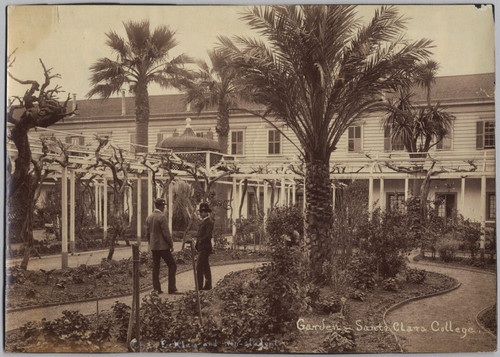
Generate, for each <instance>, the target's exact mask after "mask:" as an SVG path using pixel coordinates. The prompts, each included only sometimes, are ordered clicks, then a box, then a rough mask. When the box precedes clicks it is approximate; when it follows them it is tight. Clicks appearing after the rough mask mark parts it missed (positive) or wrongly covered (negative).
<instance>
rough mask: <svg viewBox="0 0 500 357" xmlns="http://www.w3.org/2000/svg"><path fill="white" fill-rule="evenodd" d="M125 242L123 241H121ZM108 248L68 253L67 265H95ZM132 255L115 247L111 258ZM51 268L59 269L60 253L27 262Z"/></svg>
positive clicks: (12, 261) (178, 244)
mask: <svg viewBox="0 0 500 357" xmlns="http://www.w3.org/2000/svg"><path fill="white" fill-rule="evenodd" d="M121 243H123V244H125V242H121ZM181 246H182V243H181V242H174V251H179V250H181ZM139 249H140V250H141V251H146V250H147V249H148V243H147V242H142V244H141V245H140V246H139ZM108 251H109V250H108V249H101V250H94V251H88V252H78V253H75V254H71V253H70V254H68V267H70V268H76V267H78V266H80V265H83V264H85V265H96V264H99V263H101V260H102V259H103V258H106V257H107V256H108ZM131 257H132V248H131V247H126V246H125V247H116V248H115V252H114V254H113V260H120V259H126V258H131ZM21 261H22V258H16V259H6V261H5V263H6V266H7V267H10V266H14V265H17V264H20V263H21ZM39 269H44V270H47V271H48V270H52V269H61V255H60V254H56V255H46V256H42V258H36V257H32V258H30V260H29V263H28V270H39Z"/></svg>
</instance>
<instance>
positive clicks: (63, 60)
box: [7, 4, 495, 99]
mask: <svg viewBox="0 0 500 357" xmlns="http://www.w3.org/2000/svg"><path fill="white" fill-rule="evenodd" d="M247 8H248V7H247V6H227V5H223V6H137V5H136V6H132V5H49V6H10V7H9V8H8V10H7V53H11V52H12V51H13V50H14V49H16V52H15V57H16V61H15V63H14V66H13V67H12V68H11V69H10V71H11V73H12V74H13V75H14V76H15V77H17V78H19V79H22V80H26V79H36V80H39V81H40V82H42V81H43V72H42V68H41V66H40V63H39V58H40V59H42V60H43V62H44V63H45V65H46V66H47V67H53V72H54V73H59V74H60V75H61V79H58V80H54V82H53V83H54V84H56V83H57V84H59V85H61V86H62V88H63V89H64V90H65V91H67V92H68V93H76V95H77V98H78V99H82V98H84V97H85V96H86V94H87V92H88V91H89V89H90V83H89V77H90V71H89V67H90V65H91V64H92V63H93V62H94V61H95V60H96V59H97V58H100V57H111V56H112V53H111V52H110V50H109V48H108V47H107V46H106V45H105V41H106V37H105V33H106V32H109V31H111V30H114V31H116V32H117V33H118V34H120V35H122V36H125V32H124V29H123V22H124V21H129V20H134V21H138V20H143V19H149V21H150V23H151V27H152V28H154V27H156V26H158V25H167V26H168V27H169V28H170V29H171V30H174V31H175V32H176V36H175V37H176V39H177V41H178V43H179V44H178V46H177V47H175V48H174V49H173V50H172V55H178V54H180V53H186V54H188V55H189V56H191V57H194V58H201V59H207V55H206V52H207V50H209V49H211V48H213V47H214V45H215V43H216V42H217V36H218V35H225V36H232V35H250V36H256V34H255V33H253V32H252V31H251V30H250V29H249V28H248V27H247V25H246V24H245V23H244V22H243V21H242V20H240V16H241V13H242V11H244V10H245V9H247ZM376 8H377V6H373V5H360V6H358V8H357V10H358V14H359V16H360V17H362V19H363V20H364V21H367V20H369V19H370V18H371V17H372V16H373V13H374V11H375V9H376ZM398 8H399V10H400V13H401V14H402V15H404V16H405V17H408V18H409V20H408V22H407V30H406V37H407V38H409V39H413V40H417V39H421V38H428V39H431V40H433V41H434V45H435V47H434V48H433V49H432V52H433V59H434V60H436V61H437V62H438V63H439V64H440V69H439V71H438V75H439V76H450V75H461V74H475V73H487V72H494V48H495V42H494V20H493V14H492V8H491V6H483V7H482V8H480V9H477V8H476V7H475V6H473V5H451V4H448V5H399V6H398ZM25 87H26V86H25ZM24 90H25V88H22V86H20V85H18V84H17V83H13V82H12V81H8V83H7V95H8V96H11V95H22V94H23V93H24ZM149 92H150V94H151V95H156V94H164V93H167V92H166V91H165V90H163V89H161V88H158V87H153V88H150V91H149ZM170 92H171V91H170Z"/></svg>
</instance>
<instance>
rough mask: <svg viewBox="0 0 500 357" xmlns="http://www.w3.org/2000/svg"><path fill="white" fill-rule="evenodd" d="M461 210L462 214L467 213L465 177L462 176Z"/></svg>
mask: <svg viewBox="0 0 500 357" xmlns="http://www.w3.org/2000/svg"><path fill="white" fill-rule="evenodd" d="M460 211H461V213H462V215H464V213H465V177H462V180H461V187H460Z"/></svg>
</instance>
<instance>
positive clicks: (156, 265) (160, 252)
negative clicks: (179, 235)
mask: <svg viewBox="0 0 500 357" xmlns="http://www.w3.org/2000/svg"><path fill="white" fill-rule="evenodd" d="M155 207H156V209H155V210H154V211H153V213H151V214H150V215H149V216H148V218H146V226H147V228H146V238H147V239H148V242H149V247H150V249H151V252H152V253H153V289H154V290H156V292H157V293H158V294H161V293H163V291H162V290H161V284H160V261H161V259H162V258H163V260H164V261H165V263H167V266H168V293H169V294H175V293H177V288H176V287H175V273H176V271H177V264H176V263H175V260H174V257H173V256H172V252H173V251H174V242H173V240H172V236H171V235H170V230H169V228H168V219H167V217H166V216H165V214H164V213H163V210H164V209H165V200H164V199H163V198H157V199H156V200H155Z"/></svg>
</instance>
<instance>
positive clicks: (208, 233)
mask: <svg viewBox="0 0 500 357" xmlns="http://www.w3.org/2000/svg"><path fill="white" fill-rule="evenodd" d="M213 230H214V222H213V221H212V220H211V219H210V217H207V218H205V219H204V220H203V221H201V222H200V226H199V227H198V234H197V235H196V237H197V238H198V239H197V242H196V246H197V248H196V249H198V250H205V251H209V252H211V251H212V232H213Z"/></svg>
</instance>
